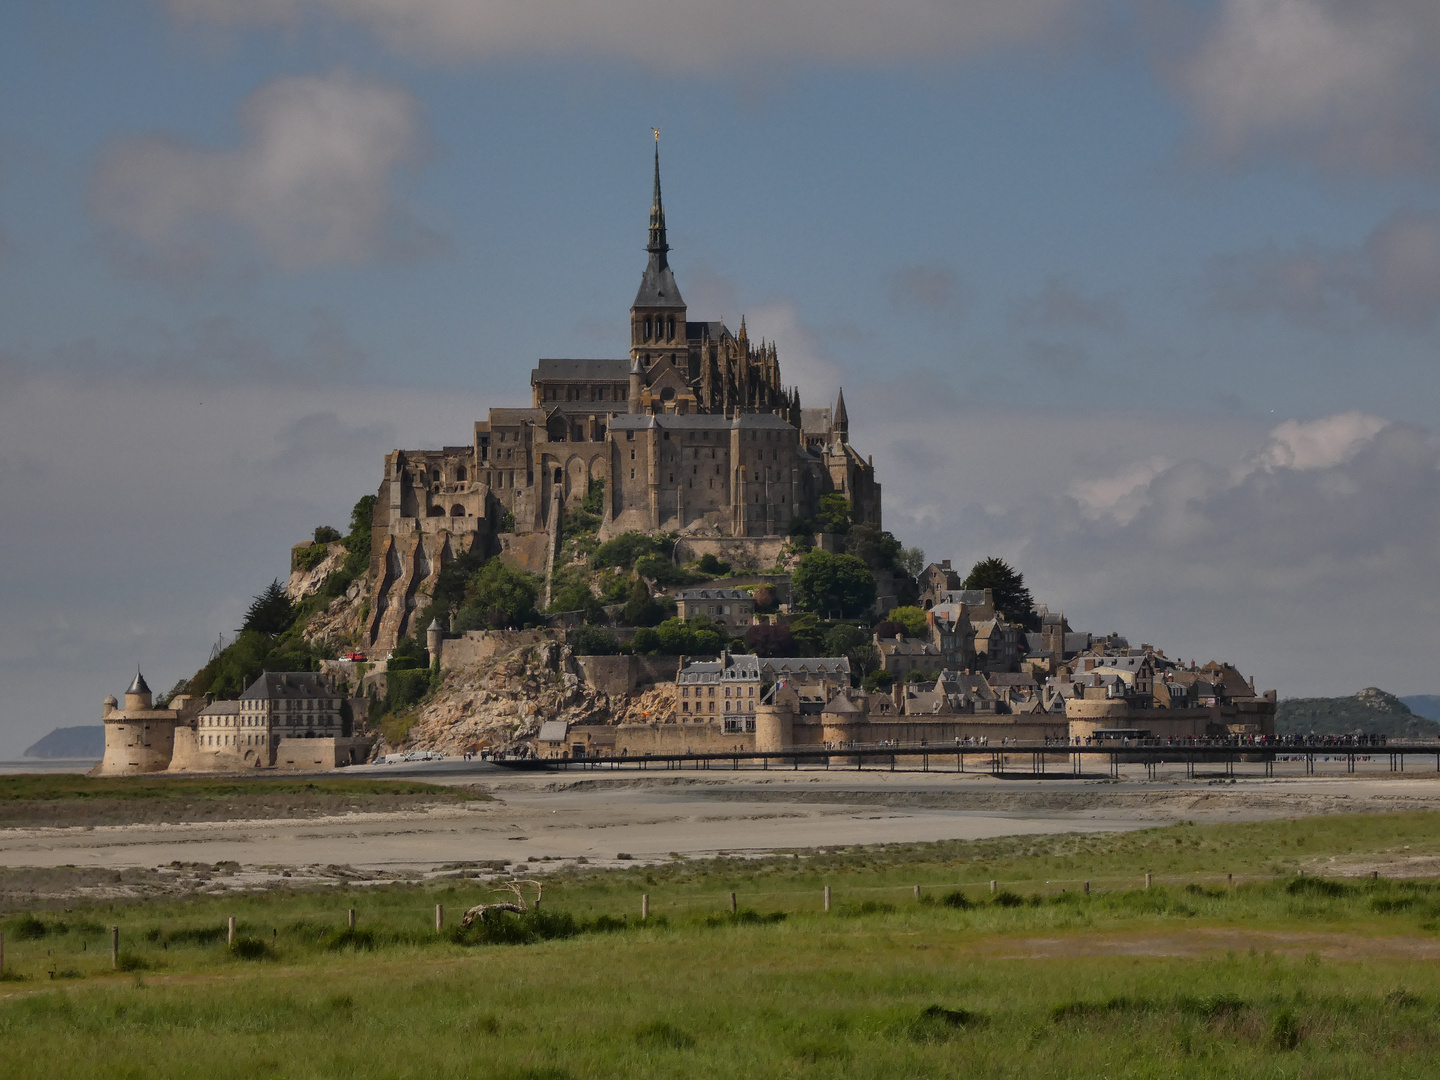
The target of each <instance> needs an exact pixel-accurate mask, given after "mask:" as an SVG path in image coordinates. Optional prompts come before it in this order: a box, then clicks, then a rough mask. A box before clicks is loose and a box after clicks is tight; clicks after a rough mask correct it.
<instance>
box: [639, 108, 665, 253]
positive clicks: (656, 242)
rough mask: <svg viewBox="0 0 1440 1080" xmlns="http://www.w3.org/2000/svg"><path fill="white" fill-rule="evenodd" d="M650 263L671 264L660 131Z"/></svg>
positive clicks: (652, 205) (653, 202)
mask: <svg viewBox="0 0 1440 1080" xmlns="http://www.w3.org/2000/svg"><path fill="white" fill-rule="evenodd" d="M645 250H646V251H648V252H650V265H651V266H653V267H654V268H655V269H657V270H661V269H664V268H665V267H666V266H668V265H669V259H667V258H666V255H667V254H668V253H669V251H670V245H669V244H667V243H666V242H665V204H664V202H662V201H661V199H660V132H658V131H657V132H655V194H654V195H653V196H652V197H651V199H650V243H649V244H647V245H646V247H645Z"/></svg>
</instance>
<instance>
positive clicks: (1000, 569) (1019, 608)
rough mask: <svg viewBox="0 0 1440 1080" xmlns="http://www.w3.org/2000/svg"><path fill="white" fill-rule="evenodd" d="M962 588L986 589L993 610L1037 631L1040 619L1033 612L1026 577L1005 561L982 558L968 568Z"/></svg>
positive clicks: (1033, 602)
mask: <svg viewBox="0 0 1440 1080" xmlns="http://www.w3.org/2000/svg"><path fill="white" fill-rule="evenodd" d="M960 587H961V588H962V589H989V590H990V592H991V595H992V596H993V597H994V600H995V610H996V611H1000V612H1003V613H1004V615H1005V617H1006V618H1007V619H1009V620H1010V621H1011V622H1015V623H1019V624H1020V625H1022V626H1024V627H1025V628H1026V629H1029V630H1038V629H1039V625H1040V620H1039V619H1038V618H1037V617H1036V615H1035V613H1034V611H1033V610H1031V609H1033V608H1034V607H1035V600H1034V598H1032V597H1031V595H1030V590H1029V589H1027V588H1026V587H1025V576H1024V575H1023V574H1021V573H1020V572H1019V571H1017V570H1016V569H1015V568H1014V567H1013V566H1011V565H1010V564H1009V563H1007V562H1006V561H1005V560H1004V559H997V558H995V557H993V556H992V557H990V558H988V559H981V560H980V561H979V562H977V563H976V564H975V565H974V566H973V567H971V569H970V576H969V577H967V578H966V579H965V580H964V581H962V582H961V583H960Z"/></svg>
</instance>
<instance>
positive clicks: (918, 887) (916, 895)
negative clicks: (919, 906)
mask: <svg viewBox="0 0 1440 1080" xmlns="http://www.w3.org/2000/svg"><path fill="white" fill-rule="evenodd" d="M915 899H916V900H919V899H920V886H919V885H916V886H915Z"/></svg>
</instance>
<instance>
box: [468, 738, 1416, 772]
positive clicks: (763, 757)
mask: <svg viewBox="0 0 1440 1080" xmlns="http://www.w3.org/2000/svg"><path fill="white" fill-rule="evenodd" d="M1431 758H1433V759H1434V762H1435V771H1436V772H1437V773H1440V741H1423V742H1422V741H1410V740H1406V741H1396V740H1386V739H1385V738H1384V737H1383V736H1348V737H1329V738H1309V739H1301V738H1284V739H1275V738H1269V739H1224V738H1214V739H1190V740H1185V741H1177V742H1165V741H1162V740H1155V739H1143V738H1137V739H1126V738H1121V739H1093V740H1086V741H1084V742H1069V743H1067V742H1062V741H1054V740H1052V741H1048V742H1044V741H1019V740H1014V741H1006V742H1003V743H1001V744H999V745H996V744H994V743H991V744H989V745H977V744H974V743H962V744H960V745H949V744H938V745H937V744H925V743H920V744H901V743H890V744H883V743H877V744H859V743H857V744H847V745H837V746H813V747H812V746H806V747H792V748H789V749H785V750H726V751H700V752H690V751H685V752H676V753H665V754H620V755H613V756H578V755H577V756H572V755H568V754H562V755H558V756H554V757H533V756H524V757H521V756H507V755H500V756H496V757H494V758H492V759H491V760H492V761H493V762H494V764H496V765H499V766H501V767H502V768H510V769H520V770H544V771H549V770H570V769H585V770H619V769H625V770H632V769H636V770H651V769H658V770H686V769H694V770H707V769H730V770H739V769H742V768H745V769H760V770H770V769H791V770H798V769H800V767H801V766H805V767H806V768H824V769H831V770H834V769H853V770H859V771H863V770H865V769H871V770H887V771H891V772H893V771H896V770H897V769H902V770H905V771H919V772H952V773H957V774H960V773H967V772H968V773H989V774H991V775H993V776H1010V777H1019V776H1035V777H1041V776H1055V777H1061V776H1069V777H1093V776H1097V775H1105V776H1109V777H1115V778H1118V777H1119V775H1120V766H1121V765H1122V764H1143V765H1144V766H1145V770H1146V774H1147V776H1149V777H1150V778H1151V779H1155V778H1157V777H1158V774H1159V770H1160V768H1161V766H1163V765H1183V766H1184V767H1185V775H1186V777H1192V778H1193V777H1195V776H1198V775H1201V773H1202V771H1203V772H1204V773H1205V774H1206V775H1220V776H1226V777H1233V776H1235V775H1236V773H1235V769H1236V766H1237V765H1242V766H1243V765H1250V766H1254V772H1255V773H1256V774H1263V775H1265V776H1274V775H1275V763H1276V761H1290V762H1299V763H1302V764H1303V765H1304V770H1305V775H1307V776H1312V775H1314V774H1315V771H1316V770H1315V766H1316V762H1317V761H1322V760H1324V761H1331V762H1335V761H1338V762H1343V763H1344V764H1345V767H1346V768H1345V771H1346V772H1349V773H1353V772H1355V771H1356V765H1357V763H1361V762H1366V761H1377V760H1378V761H1388V764H1389V771H1391V772H1404V771H1405V770H1406V764H1407V760H1408V762H1409V763H1410V768H1411V769H1412V770H1414V769H1415V768H1416V767H1417V766H1418V767H1419V768H1422V769H1425V770H1426V771H1428V766H1429V761H1430V759H1431ZM1249 771H1250V770H1247V772H1249Z"/></svg>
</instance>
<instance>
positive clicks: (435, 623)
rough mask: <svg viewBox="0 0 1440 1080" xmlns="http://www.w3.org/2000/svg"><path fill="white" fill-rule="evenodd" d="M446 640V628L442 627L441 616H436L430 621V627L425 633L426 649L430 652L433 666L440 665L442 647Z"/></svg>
mask: <svg viewBox="0 0 1440 1080" xmlns="http://www.w3.org/2000/svg"><path fill="white" fill-rule="evenodd" d="M444 639H445V628H444V627H443V626H441V625H440V618H439V616H436V617H435V618H433V619H431V620H430V626H429V627H428V628H427V629H426V631H425V648H426V649H428V650H429V651H430V664H431V666H435V665H437V664H439V663H440V645H441V642H442V641H444Z"/></svg>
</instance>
